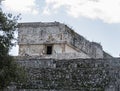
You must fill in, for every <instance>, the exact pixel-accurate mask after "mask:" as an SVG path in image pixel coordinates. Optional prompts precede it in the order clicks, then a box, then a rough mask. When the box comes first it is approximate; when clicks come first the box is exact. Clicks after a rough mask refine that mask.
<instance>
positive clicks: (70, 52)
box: [18, 22, 111, 59]
mask: <svg viewBox="0 0 120 91" xmlns="http://www.w3.org/2000/svg"><path fill="white" fill-rule="evenodd" d="M18 35H19V38H18V39H19V56H26V55H27V56H40V57H43V58H45V57H47V58H57V59H59V58H65V59H69V58H106V57H111V56H110V55H109V54H107V53H106V52H104V50H103V49H102V46H101V45H100V44H98V43H96V42H90V41H88V40H87V39H85V38H84V37H83V36H81V35H79V34H77V33H76V32H75V31H73V30H72V29H71V28H69V27H68V26H67V25H65V24H63V23H59V22H48V23H42V22H31V23H19V29H18Z"/></svg>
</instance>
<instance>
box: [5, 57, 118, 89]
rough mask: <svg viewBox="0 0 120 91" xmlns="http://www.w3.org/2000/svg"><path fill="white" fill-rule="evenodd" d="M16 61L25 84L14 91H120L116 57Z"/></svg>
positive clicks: (18, 85)
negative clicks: (24, 77) (22, 71)
mask: <svg viewBox="0 0 120 91" xmlns="http://www.w3.org/2000/svg"><path fill="white" fill-rule="evenodd" d="M16 60H17V63H18V64H20V65H21V66H22V67H24V68H25V70H26V72H27V82H26V83H24V84H21V83H19V84H17V85H16V89H14V91H120V59H119V58H109V59H62V60H59V59H49V58H48V59H47V58H46V59H42V58H36V57H35V58H30V57H20V58H19V57H17V58H16ZM6 91H9V90H6ZM10 91H11V90H10Z"/></svg>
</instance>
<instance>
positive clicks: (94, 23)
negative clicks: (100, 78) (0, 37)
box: [2, 0, 120, 56]
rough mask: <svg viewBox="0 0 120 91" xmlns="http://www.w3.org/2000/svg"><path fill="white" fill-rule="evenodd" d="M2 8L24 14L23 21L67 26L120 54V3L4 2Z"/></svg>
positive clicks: (111, 0) (79, 0) (64, 0)
mask: <svg viewBox="0 0 120 91" xmlns="http://www.w3.org/2000/svg"><path fill="white" fill-rule="evenodd" d="M2 8H3V10H4V11H6V12H11V13H13V14H19V13H21V14H22V16H21V17H22V20H21V21H20V22H28V21H31V22H36V21H37V22H41V21H43V22H44V21H47V22H49V21H50V22H51V21H58V22H62V23H66V24H68V25H69V26H72V27H73V29H74V30H75V31H76V32H78V33H79V34H81V35H83V36H85V37H86V38H87V39H88V40H90V41H97V42H100V43H101V44H102V46H103V48H104V50H105V51H107V52H108V53H110V54H112V55H113V56H119V54H120V42H119V39H120V36H119V34H120V0H5V1H3V2H2ZM17 50H18V47H16V48H15V49H14V50H12V54H13V55H16V54H17V52H18V51H17Z"/></svg>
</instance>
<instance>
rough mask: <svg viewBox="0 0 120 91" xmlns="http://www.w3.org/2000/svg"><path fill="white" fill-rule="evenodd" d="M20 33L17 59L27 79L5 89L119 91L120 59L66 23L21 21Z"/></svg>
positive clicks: (21, 90)
mask: <svg viewBox="0 0 120 91" xmlns="http://www.w3.org/2000/svg"><path fill="white" fill-rule="evenodd" d="M18 35H19V37H18V40H19V41H18V42H19V56H17V57H16V60H17V61H16V62H17V63H18V64H19V65H20V66H21V67H23V68H24V69H25V71H26V76H27V77H26V78H27V79H26V82H24V83H19V81H18V83H17V84H16V83H15V88H14V89H15V90H12V89H10V90H6V91H120V58H115V57H112V56H111V55H109V54H108V53H106V52H105V51H104V50H103V49H102V46H101V45H100V44H99V43H96V42H90V41H88V40H87V39H85V38H84V37H83V36H81V35H79V34H77V33H76V32H75V31H73V29H71V28H69V27H68V26H67V25H65V24H63V23H59V22H48V23H46V22H44V23H42V22H29V23H19V28H18ZM8 89H9V88H8Z"/></svg>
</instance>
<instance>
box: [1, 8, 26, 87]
mask: <svg viewBox="0 0 120 91" xmlns="http://www.w3.org/2000/svg"><path fill="white" fill-rule="evenodd" d="M18 19H19V15H18V16H13V15H12V14H10V13H9V14H5V13H3V11H2V9H1V8H0V89H3V88H5V87H7V86H8V85H9V84H10V83H11V82H21V81H22V80H23V79H24V71H23V70H22V68H20V67H19V66H18V65H17V64H16V62H15V61H14V58H13V57H12V56H10V55H9V51H10V49H11V48H12V47H13V46H14V44H15V43H14V42H13V41H15V37H14V33H15V31H16V29H17V20H18Z"/></svg>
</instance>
